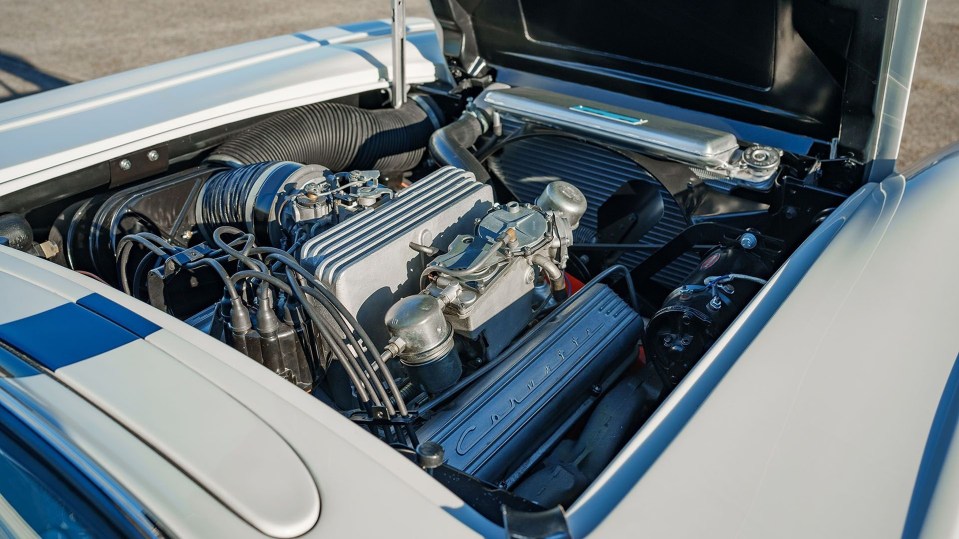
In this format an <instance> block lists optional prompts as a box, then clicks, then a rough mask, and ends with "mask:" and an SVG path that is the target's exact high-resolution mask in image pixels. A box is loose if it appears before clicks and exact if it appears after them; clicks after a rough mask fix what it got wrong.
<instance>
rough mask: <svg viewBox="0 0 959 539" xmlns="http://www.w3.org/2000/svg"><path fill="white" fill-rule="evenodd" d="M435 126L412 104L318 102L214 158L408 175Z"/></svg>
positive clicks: (251, 132) (280, 117)
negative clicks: (377, 105) (384, 106)
mask: <svg viewBox="0 0 959 539" xmlns="http://www.w3.org/2000/svg"><path fill="white" fill-rule="evenodd" d="M434 129H435V127H434V126H433V123H432V122H431V121H430V118H429V116H428V115H427V113H426V111H424V110H423V109H422V108H421V107H420V105H419V104H418V103H417V102H414V101H410V102H408V103H406V104H405V105H403V106H402V107H401V108H399V109H378V110H367V109H361V108H359V107H354V106H351V105H345V104H342V103H315V104H312V105H306V106H303V107H298V108H295V109H291V110H288V111H286V112H283V113H280V114H277V115H276V116H273V117H271V118H269V119H267V120H264V121H263V122H261V123H259V124H256V125H255V126H253V127H251V128H250V129H248V130H246V131H244V132H242V133H240V134H239V135H237V136H235V137H233V138H232V139H230V140H228V141H226V142H225V143H223V145H221V146H220V147H219V148H218V149H217V150H216V151H215V152H214V153H213V155H211V156H210V157H209V159H208V160H209V161H216V162H221V163H226V164H231V165H249V164H252V163H260V162H263V161H293V162H295V163H306V164H317V165H323V166H326V167H327V168H329V169H330V170H334V171H341V170H381V171H405V170H409V169H411V168H413V167H414V166H416V165H417V164H418V163H419V162H420V160H421V159H422V157H423V151H424V149H425V148H426V144H427V141H428V140H429V138H430V135H431V134H432V133H433V130H434Z"/></svg>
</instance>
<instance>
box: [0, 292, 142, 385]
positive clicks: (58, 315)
mask: <svg viewBox="0 0 959 539" xmlns="http://www.w3.org/2000/svg"><path fill="white" fill-rule="evenodd" d="M137 338H138V337H137V335H136V334H134V333H132V332H130V331H128V330H126V329H124V328H123V327H121V326H119V325H117V324H115V323H113V322H111V321H110V320H107V319H106V318H104V317H102V316H100V315H98V314H96V313H94V312H93V311H91V310H89V309H86V308H84V307H81V306H80V305H77V304H76V303H66V304H64V305H60V306H59V307H54V308H53V309H50V310H49V311H44V312H42V313H38V314H35V315H33V316H28V317H27V318H22V319H20V320H15V321H13V322H8V323H6V324H0V340H2V341H4V342H6V343H7V344H9V345H10V346H12V347H13V348H15V349H17V350H19V351H20V352H22V353H23V354H26V355H27V356H29V357H31V358H33V359H34V360H35V361H37V362H38V363H40V364H41V365H43V366H44V367H46V368H48V369H50V370H57V369H59V368H60V367H65V366H67V365H72V364H74V363H77V362H78V361H83V360H84V359H87V358H90V357H93V356H96V355H100V354H102V353H104V352H108V351H110V350H113V349H115V348H119V347H121V346H123V345H125V344H127V343H129V342H132V341H135V340H137Z"/></svg>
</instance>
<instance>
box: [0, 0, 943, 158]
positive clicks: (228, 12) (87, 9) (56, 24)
mask: <svg viewBox="0 0 959 539" xmlns="http://www.w3.org/2000/svg"><path fill="white" fill-rule="evenodd" d="M928 2H929V3H928V7H927V10H926V20H925V26H924V28H923V31H922V40H921V42H920V50H919V58H918V61H917V68H916V74H915V78H914V80H913V86H912V95H911V97H910V102H909V112H908V114H907V117H906V131H905V135H904V137H903V142H902V150H901V153H900V162H901V163H902V164H904V165H908V164H909V163H911V162H914V161H915V160H917V159H918V158H920V157H922V156H924V155H926V154H929V153H930V152H933V151H935V150H937V149H939V148H941V147H943V146H945V145H947V144H949V143H952V142H956V141H959V2H957V1H956V0H928ZM427 5H428V0H407V6H408V7H407V12H408V14H409V15H411V16H414V15H415V16H427V15H428V14H429V10H428V7H427ZM389 16H390V1H389V0H287V1H285V2H274V1H272V0H244V1H242V2H232V3H228V2H219V1H215V0H147V1H145V2H133V1H130V0H73V1H69V2H64V1H61V2H45V1H22V0H19V1H16V0H0V101H2V100H5V99H15V98H16V97H19V96H22V95H27V94H30V93H34V92H37V91H42V90H47V89H50V88H56V87H57V86H62V85H64V84H70V83H73V82H78V81H82V80H88V79H92V78H97V77H102V76H104V75H109V74H111V73H117V72H119V71H125V70H128V69H133V68H135V67H140V66H144V65H149V64H153V63H157V62H162V61H164V60H169V59H173V58H179V57H181V56H186V55H188V54H193V53H197V52H202V51H206V50H210V49H215V48H219V47H224V46H227V45H232V44H236V43H243V42H245V41H251V40H254V39H261V38H265V37H271V36H276V35H281V34H288V33H291V32H296V31H302V30H307V29H311V28H318V27H321V26H330V25H337V24H343V23H347V22H353V21H361V20H367V19H378V18H388V17H389Z"/></svg>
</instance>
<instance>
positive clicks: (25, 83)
mask: <svg viewBox="0 0 959 539" xmlns="http://www.w3.org/2000/svg"><path fill="white" fill-rule="evenodd" d="M74 82H76V81H72V80H69V79H67V78H66V77H63V76H60V75H54V74H51V73H48V72H46V71H44V70H42V69H40V68H39V67H37V66H35V65H33V64H32V63H30V62H29V61H27V60H26V59H24V58H22V57H20V56H17V55H15V54H10V53H8V52H6V51H3V50H0V102H3V101H9V100H11V99H16V98H18V97H23V96H25V95H30V94H35V93H37V92H43V91H45V90H52V89H53V88H59V87H61V86H67V85H69V84H73V83H74Z"/></svg>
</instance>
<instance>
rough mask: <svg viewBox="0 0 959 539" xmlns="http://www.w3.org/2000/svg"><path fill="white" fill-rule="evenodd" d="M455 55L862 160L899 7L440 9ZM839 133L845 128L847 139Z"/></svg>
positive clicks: (608, 4) (544, 3) (849, 3)
mask: <svg viewBox="0 0 959 539" xmlns="http://www.w3.org/2000/svg"><path fill="white" fill-rule="evenodd" d="M431 2H432V4H433V9H434V11H435V13H436V16H437V18H438V19H439V21H440V23H441V24H442V25H443V28H444V32H445V35H444V39H445V43H444V46H445V49H446V53H447V55H449V56H455V57H458V58H459V60H460V61H461V62H462V65H463V66H464V67H465V68H466V69H467V70H468V71H469V70H470V69H471V68H473V67H474V66H481V65H482V62H486V64H488V65H489V66H491V67H493V68H494V69H495V68H501V69H511V70H517V71H522V72H527V73H533V74H536V75H542V76H547V77H551V78H555V79H560V80H566V81H571V82H575V83H580V84H585V85H589V86H593V87H597V88H602V89H606V90H611V91H614V92H617V93H622V94H626V95H631V96H635V97H641V98H646V99H651V100H654V101H658V102H663V103H668V104H672V105H677V106H680V107H683V108H687V109H692V110H699V111H703V112H707V113H712V114H717V115H719V116H724V117H727V118H731V119H735V120H740V121H744V122H749V123H752V124H757V125H763V126H766V127H771V128H774V129H779V130H782V131H786V132H790V133H794V134H798V135H804V136H808V137H812V138H815V139H818V140H822V141H831V140H832V139H834V138H839V139H840V140H839V143H840V149H841V150H845V151H851V152H853V153H855V154H856V155H861V153H862V151H863V149H864V148H866V146H867V144H868V139H869V136H870V133H871V131H872V129H873V127H874V125H875V118H874V110H875V108H876V107H875V106H874V102H875V100H876V96H877V85H878V84H879V81H880V80H882V78H881V77H880V71H881V65H882V55H883V50H884V40H885V39H886V35H887V32H886V29H887V27H889V28H891V27H892V26H887V25H890V24H891V23H892V22H894V21H890V20H889V18H890V17H893V16H894V14H895V9H894V7H895V5H894V4H895V0H862V1H858V0H778V1H773V2H770V1H766V0H748V1H745V2H735V3H730V2H696V1H691V0H680V1H676V2H661V1H653V0H638V1H630V2H623V1H622V0H592V1H590V2H583V1H581V0H431ZM840 126H841V129H840Z"/></svg>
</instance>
